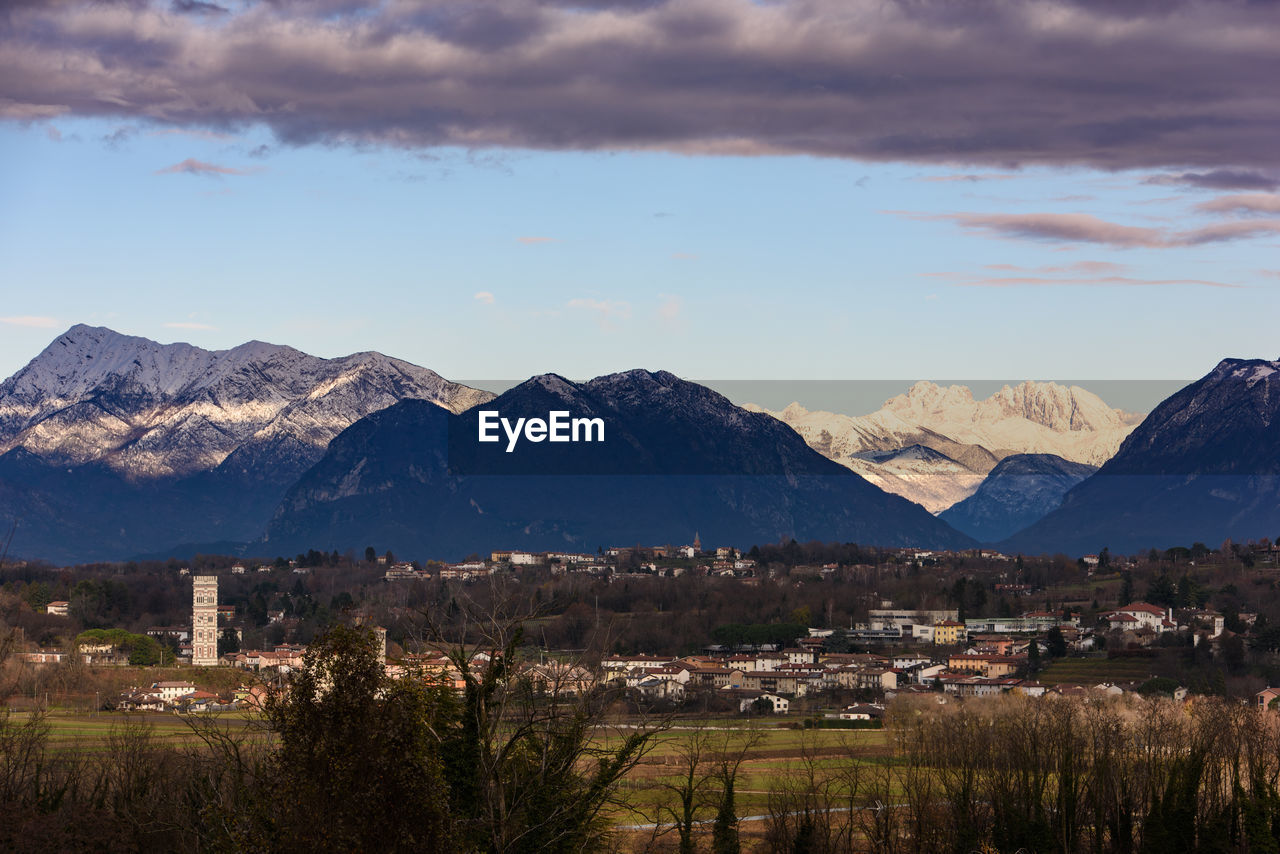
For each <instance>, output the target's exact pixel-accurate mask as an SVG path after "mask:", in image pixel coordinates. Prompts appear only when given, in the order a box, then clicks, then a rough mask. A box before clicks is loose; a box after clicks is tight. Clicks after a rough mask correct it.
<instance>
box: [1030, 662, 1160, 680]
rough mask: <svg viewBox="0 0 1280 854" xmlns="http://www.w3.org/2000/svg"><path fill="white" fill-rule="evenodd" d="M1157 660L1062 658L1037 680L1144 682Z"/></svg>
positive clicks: (1154, 667)
mask: <svg viewBox="0 0 1280 854" xmlns="http://www.w3.org/2000/svg"><path fill="white" fill-rule="evenodd" d="M1159 663H1160V662H1159V659H1155V658H1061V659H1058V660H1057V661H1055V662H1053V664H1051V665H1049V666H1048V667H1046V668H1045V669H1044V670H1043V671H1041V672H1040V674H1039V675H1038V676H1037V677H1036V679H1037V680H1038V681H1040V682H1043V683H1044V684H1045V685H1059V684H1062V683H1066V684H1068V685H1098V684H1100V683H1102V682H1145V681H1146V680H1147V679H1149V678H1150V677H1151V676H1153V675H1154V674H1155V672H1156V669H1157V667H1158V665H1159Z"/></svg>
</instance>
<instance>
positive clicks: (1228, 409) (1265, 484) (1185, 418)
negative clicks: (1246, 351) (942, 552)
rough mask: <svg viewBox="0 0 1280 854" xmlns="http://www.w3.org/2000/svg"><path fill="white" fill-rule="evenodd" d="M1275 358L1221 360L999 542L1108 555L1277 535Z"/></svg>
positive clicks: (1278, 371)
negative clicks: (1057, 502) (1046, 510)
mask: <svg viewBox="0 0 1280 854" xmlns="http://www.w3.org/2000/svg"><path fill="white" fill-rule="evenodd" d="M1277 416H1280V362H1269V361H1265V360H1262V359H1224V360H1223V361H1222V362H1220V363H1219V364H1218V365H1217V367H1215V368H1214V369H1213V370H1212V371H1211V372H1209V373H1208V374H1207V375H1206V376H1204V377H1202V378H1201V379H1199V380H1197V381H1196V382H1194V383H1192V384H1191V385H1189V386H1187V387H1186V388H1184V389H1182V390H1181V391H1179V392H1177V393H1176V394H1174V395H1172V396H1171V397H1169V398H1168V399H1167V400H1165V401H1164V402H1163V403H1161V404H1160V405H1159V406H1157V407H1156V408H1155V409H1154V410H1153V411H1152V412H1151V414H1150V415H1148V416H1147V418H1146V419H1145V420H1144V421H1143V422H1142V423H1141V424H1140V425H1138V427H1137V428H1136V429H1135V430H1134V431H1133V432H1132V433H1131V434H1130V435H1129V436H1128V437H1127V438H1126V439H1125V441H1124V443H1123V444H1121V446H1120V449H1119V450H1118V451H1117V452H1116V455H1115V456H1114V457H1112V458H1111V459H1110V460H1108V461H1107V462H1106V463H1105V464H1104V465H1103V466H1102V467H1101V468H1100V469H1099V470H1098V471H1097V473H1096V474H1094V475H1092V476H1091V477H1089V478H1088V479H1087V480H1085V481H1083V482H1082V483H1080V484H1079V485H1078V486H1076V487H1075V488H1073V489H1072V490H1071V491H1070V492H1068V493H1067V495H1066V496H1065V497H1064V499H1063V502H1062V506H1061V507H1059V508H1058V509H1057V510H1055V511H1053V512H1052V513H1050V514H1048V515H1047V516H1045V517H1044V518H1043V519H1041V520H1040V521H1038V522H1036V523H1035V524H1033V525H1031V526H1030V527H1028V528H1026V529H1025V530H1022V531H1019V532H1018V533H1017V534H1014V535H1013V536H1012V537H1009V538H1008V539H1007V540H1005V541H1003V542H1002V543H1001V544H1000V547H1001V548H1002V549H1005V550H1013V551H1025V552H1046V551H1049V552H1053V551H1062V552H1067V553H1071V554H1081V553H1085V552H1096V551H1098V550H1099V549H1101V548H1103V547H1104V546H1106V547H1109V548H1110V549H1111V550H1112V551H1113V552H1117V553H1123V552H1133V551H1140V550H1145V549H1147V548H1152V547H1155V548H1167V547H1169V546H1172V545H1188V544H1190V543H1192V542H1194V541H1200V542H1205V543H1213V544H1217V543H1220V542H1222V541H1223V540H1224V539H1227V538H1231V539H1235V540H1246V539H1250V538H1260V537H1273V536H1276V535H1277V533H1280V417H1277Z"/></svg>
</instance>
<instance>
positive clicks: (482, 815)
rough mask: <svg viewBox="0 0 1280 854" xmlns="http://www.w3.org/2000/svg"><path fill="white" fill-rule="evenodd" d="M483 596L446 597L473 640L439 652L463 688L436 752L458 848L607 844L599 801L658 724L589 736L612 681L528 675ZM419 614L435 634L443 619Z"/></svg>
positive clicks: (508, 623)
mask: <svg viewBox="0 0 1280 854" xmlns="http://www.w3.org/2000/svg"><path fill="white" fill-rule="evenodd" d="M493 597H494V601H496V602H497V604H492V605H490V606H489V607H487V608H477V607H472V604H473V603H472V602H470V601H465V603H464V604H463V605H459V606H458V608H459V611H458V619H459V620H460V621H461V622H462V624H463V625H462V628H461V631H462V632H463V633H464V634H463V635H461V636H463V637H470V638H475V640H473V641H472V642H471V643H458V644H454V645H452V651H451V652H450V654H449V657H450V659H451V660H452V663H453V666H454V668H455V669H456V670H457V673H458V675H459V678H460V679H461V681H462V683H463V693H462V699H461V706H460V709H459V715H458V720H457V723H456V726H454V727H453V728H452V729H450V730H449V731H448V732H447V734H446V736H445V739H444V743H443V744H442V746H441V747H442V749H441V755H442V758H443V760H444V776H445V780H446V782H447V785H448V788H449V792H450V795H451V804H452V806H451V811H452V813H453V815H454V818H455V821H456V822H457V827H458V837H459V839H458V842H459V845H458V847H459V848H461V849H462V850H477V851H489V852H494V854H517V852H530V854H532V852H544V851H545V852H552V854H555V852H571V851H574V852H576V851H583V850H593V849H603V848H607V847H609V846H608V837H609V831H610V828H609V823H608V821H607V819H606V816H605V808H606V807H608V806H610V805H614V804H618V803H619V796H618V787H619V785H620V783H621V781H622V777H623V776H624V775H625V774H626V773H627V772H628V771H629V770H631V769H632V768H633V767H635V765H636V764H637V763H639V762H640V760H641V759H642V758H643V757H644V755H645V754H646V753H647V752H648V751H649V750H650V749H651V748H652V747H653V745H654V739H655V738H656V736H657V735H658V734H659V733H660V732H661V731H662V730H663V728H662V727H655V728H643V727H641V728H636V729H627V730H621V731H618V732H617V733H616V734H615V735H616V738H615V739H614V740H613V741H612V743H610V742H609V741H608V740H602V739H600V738H599V737H598V736H599V733H598V731H597V730H598V727H599V725H600V723H601V721H602V719H603V716H604V711H605V709H606V708H608V706H609V705H610V704H611V703H612V702H614V701H615V700H616V699H617V698H618V689H615V688H612V687H606V686H602V685H599V684H595V685H593V686H592V687H590V688H589V689H585V690H584V689H582V687H581V686H580V685H575V684H574V683H573V682H572V681H571V679H570V681H560V679H561V677H566V676H567V675H568V674H571V673H572V672H573V668H572V667H570V666H561V667H554V668H552V669H550V670H547V669H546V668H543V670H542V671H541V672H542V673H543V674H544V676H545V674H547V673H550V674H551V676H550V677H546V678H544V679H541V680H535V679H533V678H532V676H531V670H530V669H529V668H527V667H525V666H524V664H523V662H521V661H520V658H519V656H518V654H517V651H518V650H519V649H520V647H521V645H522V642H523V639H524V630H523V619H522V618H521V617H513V616H510V615H509V614H508V613H507V611H506V605H505V603H504V602H503V601H502V594H501V591H499V590H497V589H494V590H493ZM429 623H430V625H429V627H428V631H429V632H430V634H431V635H432V640H434V641H436V642H440V641H443V640H445V639H446V638H447V634H446V633H445V632H444V631H443V630H442V629H441V626H442V625H445V623H442V622H440V621H439V620H434V619H433V620H429ZM481 653H483V655H481ZM557 674H559V675H557Z"/></svg>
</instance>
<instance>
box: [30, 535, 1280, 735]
mask: <svg viewBox="0 0 1280 854" xmlns="http://www.w3.org/2000/svg"><path fill="white" fill-rule="evenodd" d="M1268 546H1269V544H1268ZM886 553H887V554H888V555H889V556H890V557H892V558H895V559H898V560H901V561H903V562H906V563H910V564H913V565H916V566H919V564H920V562H922V561H928V560H935V559H945V558H946V557H948V555H947V554H946V553H934V552H929V551H922V550H917V549H899V550H886ZM973 556H974V557H977V558H980V559H981V560H984V561H988V562H992V561H993V562H1007V561H1011V560H1014V558H1011V557H1009V556H1006V555H1002V554H999V553H997V552H992V551H988V550H984V551H980V552H977V553H975V554H974V555H973ZM367 557H368V559H369V562H370V563H371V564H372V565H375V566H376V567H377V568H378V569H379V570H380V571H381V573H382V575H381V577H382V579H383V583H384V584H387V585H392V586H394V585H400V584H406V583H412V582H413V581H415V580H424V579H436V580H439V581H447V582H451V583H457V584H462V585H468V584H474V583H478V582H480V581H482V580H483V579H486V578H491V577H494V576H497V575H511V574H514V575H517V576H518V575H520V574H521V573H525V572H533V571H541V572H544V573H549V574H550V575H551V576H552V577H555V576H562V575H568V574H582V575H585V576H591V577H593V578H595V579H598V580H600V581H603V582H604V583H612V582H613V581H615V580H622V579H626V580H628V581H634V580H637V579H645V578H679V577H685V576H688V577H694V578H697V577H705V578H711V577H714V578H719V579H731V580H732V581H733V583H741V584H745V585H753V584H758V583H759V582H760V580H761V579H762V578H765V577H768V576H769V571H768V570H766V569H764V568H763V567H762V566H761V565H760V563H759V561H758V560H757V559H755V558H753V557H751V556H749V555H744V554H742V553H741V552H740V551H738V550H737V549H734V548H730V547H719V548H710V549H703V547H702V544H701V542H700V538H699V537H697V536H695V538H694V542H693V543H692V544H690V545H686V546H679V547H671V546H648V547H646V546H632V547H618V548H609V549H600V550H599V551H598V552H597V553H595V554H589V553H573V552H543V553H535V552H525V551H494V552H492V553H491V554H490V555H489V557H488V559H480V558H474V559H471V560H467V561H463V562H459V563H438V562H428V563H426V564H425V565H419V564H417V563H411V562H397V561H395V560H393V559H392V557H391V556H390V555H389V554H388V555H383V556H379V555H374V554H369V555H368V556H367ZM1106 561H1107V556H1106V555H1105V554H1104V555H1102V556H1098V555H1088V556H1086V557H1085V558H1083V559H1082V561H1081V564H1082V565H1083V566H1084V567H1085V569H1086V572H1087V573H1089V574H1092V573H1093V572H1094V571H1095V569H1096V568H1097V567H1098V565H1099V563H1103V564H1104V565H1105V563H1106ZM282 569H287V570H288V571H290V572H292V573H295V574H299V575H306V574H307V573H309V572H311V571H312V570H311V569H310V568H308V567H305V566H301V565H299V563H298V561H289V562H288V566H287V567H283V568H282V567H281V566H279V565H278V564H261V565H244V564H235V565H233V566H231V567H230V568H229V569H228V570H227V574H229V575H231V576H241V575H246V574H249V573H275V572H279V571H281V570H282ZM866 569H869V567H862V566H858V565H852V566H848V565H840V564H827V565H814V566H795V567H791V568H790V571H789V577H790V578H791V579H792V580H793V581H795V580H799V581H800V582H801V583H803V579H805V578H812V579H815V580H818V579H823V578H829V577H832V576H837V577H839V576H847V575H850V574H857V573H860V572H864V571H865V570H866ZM178 572H179V574H180V575H181V576H183V577H189V578H190V584H191V591H192V593H191V595H192V617H191V623H190V625H189V626H188V625H181V626H154V627H152V628H150V629H148V630H147V632H146V634H147V635H148V636H149V637H151V638H154V639H156V640H157V641H163V642H164V643H165V644H166V645H167V647H168V648H172V649H175V650H176V655H175V657H174V659H173V660H171V661H169V662H168V663H169V664H174V665H190V666H191V667H192V668H235V669H240V670H243V671H248V672H252V673H253V674H255V678H254V679H245V680H243V681H242V683H241V684H239V685H238V687H235V688H233V689H227V688H225V687H224V688H223V689H221V690H213V689H212V688H211V686H210V685H206V684H202V683H201V681H200V679H199V676H198V674H199V673H201V672H206V671H201V670H199V669H197V670H194V671H193V673H194V674H196V675H193V676H192V679H193V680H194V681H186V680H170V681H156V682H153V683H151V684H147V685H138V686H133V687H131V688H130V689H129V690H127V691H125V692H123V693H122V694H121V695H120V696H119V697H117V698H115V700H114V701H113V705H114V707H116V708H121V709H132V710H151V711H180V712H191V711H218V710H225V709H234V708H245V707H249V708H254V707H260V706H261V704H262V703H263V701H264V698H265V696H266V692H267V691H268V684H267V683H269V682H270V681H271V680H273V679H274V680H277V681H279V680H284V679H287V677H288V674H290V673H291V672H293V671H296V670H297V669H298V668H300V667H302V666H303V665H304V661H305V656H306V651H307V647H306V645H304V644H299V643H283V642H282V643H277V644H272V645H271V646H270V648H265V649H240V646H239V644H238V643H237V644H234V645H233V646H234V647H235V648H234V651H223V652H221V653H220V652H219V644H220V641H221V640H222V639H223V638H225V637H227V636H234V637H235V638H237V639H239V638H240V637H242V635H241V629H240V628H239V627H238V626H237V622H238V621H237V615H236V609H235V607H234V606H231V605H227V604H225V603H220V602H219V598H218V581H219V577H218V575H212V574H192V572H191V570H190V568H188V567H182V568H180V569H179V570H178ZM995 592H996V593H997V594H999V595H1001V596H1002V597H1005V598H1006V599H1011V600H1013V601H1017V600H1019V599H1022V600H1025V601H1032V598H1033V595H1034V594H1035V593H1036V592H1037V591H1036V590H1035V588H1034V586H1033V585H1031V584H1027V583H1020V582H1007V583H998V584H996V585H995ZM876 604H878V607H872V608H869V609H867V612H866V613H867V618H866V620H865V621H864V622H857V623H852V624H850V625H849V626H848V627H847V628H836V627H832V626H826V627H821V628H819V627H807V628H806V633H805V634H801V635H799V636H797V637H793V638H789V639H788V640H787V641H786V642H785V643H753V644H749V643H739V644H724V643H715V642H712V639H710V638H708V639H707V640H708V642H707V643H706V644H705V646H704V647H703V648H702V649H701V650H700V651H699V652H697V653H696V654H687V655H678V656H677V655H658V654H655V653H652V652H641V653H637V654H629V655H623V654H616V653H615V654H610V653H605V654H603V655H600V656H598V657H597V658H596V659H594V660H587V659H586V658H585V657H583V656H582V655H580V654H579V653H578V651H572V650H556V649H544V650H542V652H541V653H540V655H539V656H538V658H539V660H537V661H533V660H529V661H525V662H522V663H521V665H520V667H521V670H520V672H521V673H522V674H523V675H524V676H525V677H527V678H528V679H529V680H530V681H531V683H532V684H533V685H534V686H535V687H536V689H537V690H540V691H545V692H547V693H548V694H564V693H568V694H575V693H581V692H582V691H584V690H586V689H588V688H589V687H592V686H595V685H598V684H601V683H604V684H608V685H611V686H614V687H617V688H619V689H623V690H624V691H625V694H626V695H627V696H629V697H631V698H632V699H633V701H634V702H636V703H639V704H649V705H654V706H662V707H667V708H673V709H674V708H680V707H685V706H689V705H690V704H695V705H696V704H698V703H701V704H702V706H703V707H705V708H710V706H711V705H712V704H714V706H715V708H717V709H719V710H721V711H725V710H728V711H737V712H740V713H755V714H761V713H764V714H778V715H785V714H792V713H794V712H796V711H798V710H801V711H804V712H805V713H806V714H814V713H819V712H820V713H821V714H823V715H825V716H827V717H833V718H839V719H843V720H850V721H874V720H875V719H877V718H878V717H880V715H881V714H882V713H883V710H884V708H885V704H886V703H888V702H890V701H892V700H893V699H894V698H896V697H899V696H904V695H928V696H932V697H934V698H936V700H937V701H938V702H947V701H948V700H950V699H952V698H956V699H959V698H966V699H967V698H983V697H992V696H997V695H1001V694H1006V693H1017V694H1023V695H1027V696H1031V697H1041V696H1045V695H1088V694H1095V693H1096V694H1120V693H1125V692H1142V693H1146V692H1149V691H1152V690H1158V691H1159V692H1160V693H1164V694H1167V695H1169V696H1173V697H1174V698H1175V699H1181V698H1185V697H1186V696H1187V694H1188V693H1189V691H1190V688H1189V686H1187V685H1183V684H1176V682H1175V683H1170V681H1169V680H1168V679H1165V680H1162V681H1161V680H1152V679H1148V678H1144V679H1141V680H1134V681H1123V680H1112V681H1100V682H1098V683H1096V684H1080V683H1079V680H1074V681H1072V682H1063V683H1054V682H1053V681H1051V680H1045V681H1042V679H1041V678H1040V677H1041V676H1042V673H1043V669H1044V667H1045V665H1046V663H1048V662H1050V661H1052V660H1054V659H1061V658H1064V657H1071V656H1077V657H1086V658H1087V657H1095V658H1096V657H1097V656H1105V655H1106V652H1105V650H1107V649H1110V650H1113V651H1114V650H1117V649H1120V650H1125V651H1128V652H1129V653H1131V654H1135V655H1140V654H1141V651H1142V650H1146V649H1152V648H1156V647H1160V646H1167V645H1169V643H1170V640H1171V639H1175V640H1176V641H1177V642H1178V643H1179V644H1182V645H1188V646H1190V647H1193V648H1194V647H1200V646H1201V645H1203V646H1204V648H1206V649H1213V648H1215V646H1216V645H1218V644H1219V643H1220V642H1221V641H1222V640H1223V639H1224V637H1228V636H1230V635H1231V632H1229V631H1228V629H1227V618H1226V617H1225V615H1223V614H1221V613H1218V612H1216V611H1213V610H1208V609H1205V608H1200V607H1186V608H1175V607H1170V606H1158V605H1153V604H1149V603H1147V602H1143V601H1133V602H1129V603H1128V604H1125V605H1124V606H1123V607H1120V608H1116V609H1114V610H1111V611H1104V612H1102V613H1098V614H1093V615H1091V618H1090V619H1089V620H1087V621H1086V620H1085V619H1084V618H1083V615H1082V613H1081V612H1080V611H1079V610H1075V609H1072V608H1070V607H1063V608H1057V609H1053V610H1049V609H1038V610H1037V609H1028V610H1024V611H1021V612H1018V613H1014V614H1011V615H1009V616H1001V617H993V616H985V615H984V616H976V617H965V616H962V614H961V610H960V609H958V608H951V609H945V608H944V609H927V610H920V609H911V608H899V607H895V603H894V602H893V601H892V600H882V601H880V602H878V603H876ZM68 605H69V603H68V602H67V601H52V602H49V603H48V604H47V606H46V612H47V614H49V615H54V616H66V615H67V614H68ZM268 618H269V620H270V621H272V622H275V621H277V620H284V619H285V614H284V613H283V611H278V612H271V613H269V615H268ZM1232 618H1233V622H1235V623H1236V624H1237V625H1239V626H1246V627H1248V626H1252V625H1253V623H1254V622H1255V621H1256V620H1257V615H1256V614H1250V613H1243V612H1241V613H1235V614H1233V615H1232ZM369 627H370V628H371V629H372V631H373V632H374V634H375V635H376V637H377V638H378V643H379V646H380V655H381V656H382V658H383V661H384V665H385V667H386V669H387V672H388V673H389V674H390V675H393V676H402V677H407V676H418V677H421V678H428V679H432V680H436V681H438V682H440V683H442V684H447V685H449V686H452V687H454V688H456V689H458V690H461V688H462V686H463V684H464V682H463V677H462V673H461V671H460V669H459V664H460V662H459V661H458V660H457V658H456V655H450V654H449V652H448V651H447V650H445V649H443V648H441V649H435V650H432V649H425V650H424V649H418V650H415V651H413V652H408V651H405V650H404V649H402V648H401V647H399V646H395V645H394V644H391V643H390V642H389V641H388V637H387V630H386V629H384V628H382V627H380V626H373V625H370V626H369ZM86 634H87V633H86ZM99 634H100V635H101V634H102V633H99ZM836 640H838V641H839V643H834V641H836ZM121 643H122V642H120V641H119V640H118V639H117V640H114V641H113V639H112V638H111V637H105V636H104V637H100V638H96V639H95V638H89V639H82V641H81V642H80V643H79V645H78V648H76V649H75V650H74V651H68V650H65V649H64V650H47V649H27V650H23V651H21V652H19V653H18V654H17V658H18V660H20V661H23V662H25V663H27V664H30V665H32V666H37V667H38V666H44V665H52V664H58V663H60V662H62V661H64V660H65V659H66V658H67V656H69V655H75V656H77V657H78V658H79V660H80V661H82V662H83V663H84V664H86V665H89V666H104V667H105V666H114V665H120V664H127V663H129V658H130V657H129V655H128V653H127V650H123V649H122V648H121ZM393 647H394V651H393ZM489 654H490V653H485V652H473V653H471V656H472V657H471V659H470V660H469V661H470V666H472V667H483V666H484V665H485V664H487V661H486V658H487V656H488V655H489ZM160 663H161V664H164V663H165V662H164V660H163V654H162V660H161V661H160ZM224 681H225V680H224ZM1153 682H1160V684H1158V685H1155V686H1153V684H1152V683H1153ZM1277 697H1280V688H1270V687H1267V688H1266V689H1264V690H1263V691H1261V692H1258V693H1257V694H1256V695H1255V698H1254V699H1255V701H1256V702H1258V703H1260V704H1262V705H1264V706H1265V705H1269V704H1271V703H1272V701H1273V700H1276V698H1277Z"/></svg>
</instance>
